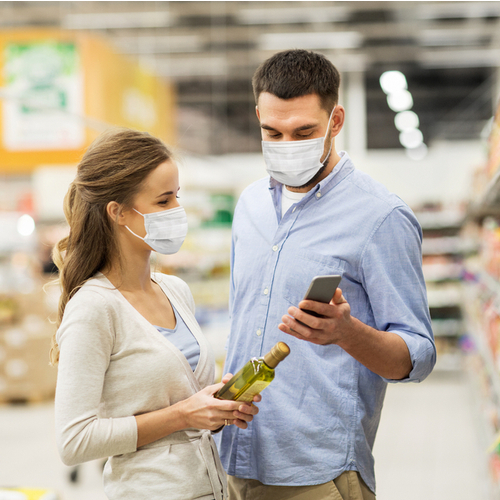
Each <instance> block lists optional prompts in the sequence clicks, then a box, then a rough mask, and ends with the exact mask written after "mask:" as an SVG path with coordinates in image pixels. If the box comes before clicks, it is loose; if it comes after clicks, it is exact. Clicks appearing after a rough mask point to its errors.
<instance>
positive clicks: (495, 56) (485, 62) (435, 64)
mask: <svg viewBox="0 0 500 500" xmlns="http://www.w3.org/2000/svg"><path fill="white" fill-rule="evenodd" d="M418 60H419V62H420V64H421V65H422V66H424V67H426V68H480V67H493V68H496V67H498V62H499V61H500V49H472V50H465V49H464V50H451V49H450V50H426V51H423V52H421V53H420V54H419V55H418Z"/></svg>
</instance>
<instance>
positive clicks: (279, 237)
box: [219, 153, 436, 491]
mask: <svg viewBox="0 0 500 500" xmlns="http://www.w3.org/2000/svg"><path fill="white" fill-rule="evenodd" d="M281 189H282V185H281V184H279V183H278V182H276V181H274V180H273V179H269V178H266V179H262V180H260V181H257V182H255V183H254V184H252V185H250V186H249V187H248V188H246V190H245V191H244V192H243V194H242V195H241V197H240V199H239V201H238V204H237V207H236V210H235V216H234V222H233V247H232V255H231V258H232V262H231V298H230V314H231V332H230V335H229V339H228V353H227V361H226V367H225V371H226V372H232V373H236V372H237V371H238V370H239V369H240V368H241V367H242V366H243V365H244V364H245V363H246V362H247V361H248V360H249V359H250V358H252V357H254V356H257V357H258V356H262V355H264V354H265V353H266V352H268V351H269V350H270V349H271V347H272V346H273V345H274V344H275V343H276V342H278V341H283V342H285V343H287V344H288V345H289V346H290V350H291V353H290V355H289V356H288V357H287V358H286V359H285V360H284V361H283V362H282V363H281V364H279V365H278V367H277V368H276V376H275V379H274V381H273V382H272V383H271V384H270V385H269V387H268V388H267V389H266V390H265V391H264V392H263V394H262V396H263V399H262V402H261V403H260V404H259V408H260V412H259V414H258V415H257V416H256V417H255V418H254V420H253V422H251V423H250V424H249V426H248V429H246V430H240V429H238V428H237V427H235V426H229V427H226V428H224V430H223V433H222V436H221V438H220V439H221V442H220V443H219V446H220V452H221V459H222V463H223V465H224V467H225V469H226V471H227V472H228V473H229V474H230V475H233V476H237V477H240V478H250V479H258V480H259V481H261V482H262V483H264V484H269V485H290V486H297V485H312V484H321V483H325V482H327V481H331V480H332V479H334V478H336V477H337V476H339V475H340V474H341V473H342V472H344V471H346V470H357V471H359V473H360V474H361V476H362V477H363V479H364V481H365V482H366V484H367V485H368V486H369V487H370V489H371V490H373V491H375V477H374V460H373V456H372V448H373V443H374V439H375V433H376V431H377V427H378V424H379V420H380V414H381V410H382V403H383V400H384V395H385V391H386V386H387V382H392V381H391V380H386V379H384V378H382V377H380V376H379V375H376V374H375V373H373V372H371V371H370V370H368V369H367V368H366V367H365V366H363V365H362V364H361V363H359V362H358V361H356V360H355V359H354V358H353V357H352V356H350V355H349V354H347V353H346V352H345V351H344V350H343V349H342V348H340V347H338V346H337V345H327V346H322V345H314V344H311V343H309V342H306V341H302V340H299V339H296V338H295V337H292V336H290V335H287V334H285V333H283V332H281V331H280V330H279V329H278V324H279V323H280V322H281V317H282V316H283V315H284V314H286V313H287V309H288V308H289V307H290V306H291V305H294V306H297V305H298V303H299V302H300V301H301V300H302V298H303V296H304V294H305V292H306V290H307V288H308V286H309V283H310V282H311V279H312V278H313V277H314V276H317V275H327V274H340V275H342V282H341V284H340V287H341V288H342V292H343V295H344V297H345V298H346V299H347V301H348V302H349V304H350V306H351V314H352V316H354V317H356V318H358V319H359V320H361V321H362V322H363V323H366V324H367V325H370V326H372V327H374V328H376V329H378V330H382V331H391V332H394V333H396V334H398V335H400V336H401V337H402V339H403V340H404V341H405V342H406V345H407V346H408V350H409V352H410V356H411V361H412V363H413V368H412V371H411V373H410V375H409V377H408V378H407V379H405V380H404V381H414V382H419V381H421V380H423V379H424V378H425V377H426V376H427V375H428V374H429V373H430V372H431V370H432V368H433V366H434V364H435V359H436V351H435V345H434V340H433V334H432V330H431V322H430V316H429V309H428V305H427V296H426V289H425V283H424V278H423V274H422V255H421V242H422V232H421V229H420V226H419V224H418V222H417V220H416V218H415V216H414V214H413V213H412V211H411V210H410V209H409V208H408V206H407V205H406V204H405V203H404V202H403V201H401V199H399V198H398V197H397V196H395V195H393V194H391V193H389V192H388V191H387V189H386V188H385V187H383V186H382V185H381V184H379V183H378V182H376V181H374V180H373V179H372V178H370V177H369V176H368V175H366V174H364V173H362V172H360V171H358V170H356V169H355V168H354V166H353V164H352V162H351V160H350V158H349V157H348V155H347V154H346V153H341V161H340V162H339V163H338V164H337V165H336V166H335V168H334V169H333V171H332V173H331V174H330V175H329V176H328V177H326V178H325V179H323V180H322V181H321V182H320V183H319V184H317V185H316V186H315V187H314V188H313V189H312V190H311V191H309V192H308V193H307V194H306V196H305V197H304V198H303V199H302V200H301V201H300V202H298V203H296V204H294V205H292V206H291V207H290V209H289V210H288V211H287V212H286V213H285V214H284V215H282V214H281Z"/></svg>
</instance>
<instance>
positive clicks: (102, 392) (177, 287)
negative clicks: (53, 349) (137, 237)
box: [55, 273, 226, 500]
mask: <svg viewBox="0 0 500 500" xmlns="http://www.w3.org/2000/svg"><path fill="white" fill-rule="evenodd" d="M153 279H154V281H156V282H157V283H158V284H159V285H160V286H161V288H162V290H163V291H164V292H165V294H166V296H167V297H168V299H169V300H170V302H171V303H172V304H173V305H174V306H175V308H176V309H177V311H178V312H179V314H180V315H181V317H182V319H183V320H184V321H185V323H186V325H187V326H188V327H189V329H190V330H191V332H192V333H193V335H194V336H195V337H196V340H197V341H198V344H199V345H200V351H201V352H200V359H199V362H198V366H197V367H196V370H195V372H194V373H193V371H192V369H191V367H190V366H189V363H188V361H187V359H186V358H185V356H184V355H183V354H182V353H181V352H180V351H179V350H178V349H177V348H176V347H175V346H174V345H173V344H172V343H171V342H169V341H168V340H167V339H166V338H165V337H164V336H163V335H162V334H161V333H159V332H158V330H157V329H156V328H155V327H154V326H153V325H151V324H150V323H149V322H148V321H147V320H146V319H145V318H144V317H143V316H141V315H140V314H139V313H138V312H137V311H136V309H134V308H133V307H132V305H131V304H130V303H129V302H128V301H127V300H126V299H125V297H124V296H123V295H122V294H121V293H120V292H119V291H118V290H116V289H115V288H113V286H112V285H111V283H110V282H109V281H108V280H107V279H106V278H105V277H104V275H103V274H101V273H98V274H96V276H95V277H94V278H93V279H92V280H90V281H88V282H87V283H85V285H83V287H82V288H81V289H80V290H79V291H78V292H77V293H76V294H75V296H74V297H73V298H72V299H71V300H70V301H69V302H68V304H67V306H66V310H65V312H64V318H63V321H62V323H61V326H60V328H59V330H58V332H57V342H58V344H59V348H60V360H59V369H58V377H57V390H56V399H55V419H56V439H57V444H58V448H59V453H60V455H61V458H62V460H63V462H64V463H65V464H67V465H74V464H78V463H81V462H85V461H88V460H93V459H97V458H103V457H111V458H110V459H109V460H108V462H107V463H106V466H105V469H104V491H105V493H106V495H107V496H108V498H109V499H111V500H115V499H116V500H123V499H127V500H136V499H145V500H156V499H158V500H160V499H162V500H165V499H168V500H176V499H179V500H191V499H199V500H205V499H206V500H209V499H214V498H215V499H217V500H222V499H223V498H226V483H225V473H224V471H223V469H222V466H221V464H220V461H219V457H218V454H217V450H216V448H215V444H214V441H213V439H212V437H211V433H210V431H208V430H199V429H186V430H184V431H180V432H175V433H173V434H171V435H169V436H166V437H165V438H163V439H160V440H158V441H155V442H154V443H151V444H149V445H146V446H143V447H141V448H139V449H137V424H136V420H135V418H134V415H138V414H141V413H146V412H150V411H153V410H158V409H161V408H165V407H167V406H170V405H173V404H175V403H177V402H178V401H181V400H183V399H186V398H188V397H190V396H191V395H193V394H195V393H196V392H198V391H200V390H201V389H202V388H204V387H206V386H207V385H210V384H212V383H213V379H214V356H213V353H212V350H211V348H210V344H209V343H208V342H207V340H206V339H205V337H204V336H203V334H202V332H201V330H200V327H199V325H198V323H197V321H196V319H195V317H194V301H193V297H192V295H191V292H190V290H189V287H188V286H187V285H186V283H184V282H183V281H182V280H180V279H179V278H176V277H174V276H167V275H163V274H154V275H153Z"/></svg>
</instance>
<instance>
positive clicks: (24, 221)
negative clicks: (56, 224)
mask: <svg viewBox="0 0 500 500" xmlns="http://www.w3.org/2000/svg"><path fill="white" fill-rule="evenodd" d="M34 230H35V221H34V220H33V217H31V216H30V215H28V214H24V215H21V217H19V220H18V221H17V232H18V233H19V234H20V235H21V236H30V235H31V234H33V231H34Z"/></svg>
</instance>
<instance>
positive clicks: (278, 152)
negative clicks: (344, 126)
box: [262, 106, 336, 187]
mask: <svg viewBox="0 0 500 500" xmlns="http://www.w3.org/2000/svg"><path fill="white" fill-rule="evenodd" d="M335 107H336V106H335ZM334 111H335V108H333V110H332V113H331V115H330V118H329V120H328V127H327V129H326V130H327V131H326V135H325V137H318V138H317V139H306V140H304V141H262V153H263V154H264V161H265V162H266V170H267V172H268V173H269V175H270V176H271V177H272V178H273V179H276V180H277V181H278V182H281V183H282V184H284V185H285V186H291V187H299V186H303V185H304V184H307V183H308V182H309V181H310V180H311V179H312V178H313V177H314V176H315V175H316V174H317V173H318V171H319V169H320V168H321V167H322V166H323V165H324V164H325V162H326V161H327V160H328V157H329V156H330V152H331V150H332V144H333V141H332V142H331V144H330V149H329V150H328V154H327V155H326V158H325V159H324V160H323V162H322V161H321V156H323V151H324V150H325V138H326V136H327V135H328V134H329V133H330V121H331V119H332V116H333V112H334Z"/></svg>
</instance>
